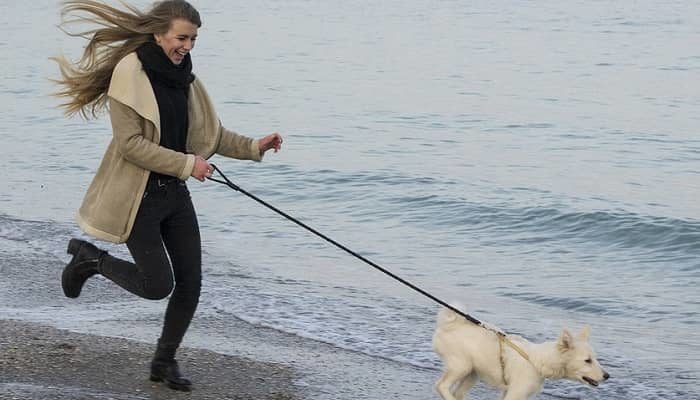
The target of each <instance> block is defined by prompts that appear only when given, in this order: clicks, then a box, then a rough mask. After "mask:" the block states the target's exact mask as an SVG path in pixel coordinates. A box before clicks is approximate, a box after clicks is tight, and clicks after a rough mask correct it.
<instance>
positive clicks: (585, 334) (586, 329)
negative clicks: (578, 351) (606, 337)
mask: <svg viewBox="0 0 700 400" xmlns="http://www.w3.org/2000/svg"><path fill="white" fill-rule="evenodd" d="M590 336H591V327H590V326H588V325H584V326H583V328H582V329H581V332H580V333H579V334H578V337H579V339H581V340H583V341H586V342H587V341H588V338H589V337H590Z"/></svg>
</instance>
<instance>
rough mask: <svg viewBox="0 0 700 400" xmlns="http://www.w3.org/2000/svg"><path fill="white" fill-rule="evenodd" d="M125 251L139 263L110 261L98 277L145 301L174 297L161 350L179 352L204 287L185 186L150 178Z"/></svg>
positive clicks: (194, 220)
mask: <svg viewBox="0 0 700 400" xmlns="http://www.w3.org/2000/svg"><path fill="white" fill-rule="evenodd" d="M126 245H127V247H128V248H129V252H130V253H131V256H132V257H133V259H134V261H135V263H132V262H129V261H125V260H121V259H119V258H116V257H113V256H110V255H107V256H106V257H105V258H104V259H103V261H102V263H101V265H100V273H102V275H104V276H106V277H107V278H109V279H111V280H112V281H114V282H115V283H117V284H118V285H119V286H121V287H123V288H124V289H126V290H128V291H130V292H131V293H134V294H136V295H138V296H140V297H143V298H145V299H151V300H160V299H163V298H165V297H167V296H168V295H169V294H170V293H171V292H172V295H171V296H170V301H169V302H168V308H167V310H166V312H165V321H164V323H163V331H162V333H161V337H160V339H159V341H158V345H159V347H165V348H170V349H176V348H177V347H178V346H179V345H180V343H181V342H182V338H183V336H184V335H185V332H186V331H187V328H188V327H189V325H190V321H191V320H192V316H193V315H194V312H195V310H196V308H197V303H198V302H199V293H200V289H201V282H202V248H201V240H200V236H199V224H198V222H197V216H196V214H195V210H194V206H193V205H192V200H191V198H190V192H189V190H188V189H187V186H186V184H185V182H183V181H180V180H178V179H174V178H173V179H171V180H168V181H164V180H160V181H159V180H158V179H156V178H155V177H154V176H152V177H151V178H149V181H148V185H147V187H146V193H145V194H144V198H143V200H142V201H141V206H140V208H139V211H138V214H137V215H136V220H135V222H134V227H133V229H132V231H131V234H130V235H129V239H128V240H127V242H126ZM166 251H167V254H166ZM168 256H169V257H170V260H168Z"/></svg>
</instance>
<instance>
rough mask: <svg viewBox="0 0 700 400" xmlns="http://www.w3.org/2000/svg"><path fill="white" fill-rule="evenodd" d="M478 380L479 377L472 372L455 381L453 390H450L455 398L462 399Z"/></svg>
mask: <svg viewBox="0 0 700 400" xmlns="http://www.w3.org/2000/svg"><path fill="white" fill-rule="evenodd" d="M478 380H479V377H478V376H477V375H476V374H475V373H474V372H472V373H471V374H469V375H467V376H465V377H464V378H462V380H461V381H459V382H457V385H456V386H455V390H454V391H453V392H452V393H453V394H454V396H455V398H456V399H457V400H463V399H464V398H465V396H466V395H467V392H468V391H469V389H471V388H472V386H474V385H476V382H477V381H478Z"/></svg>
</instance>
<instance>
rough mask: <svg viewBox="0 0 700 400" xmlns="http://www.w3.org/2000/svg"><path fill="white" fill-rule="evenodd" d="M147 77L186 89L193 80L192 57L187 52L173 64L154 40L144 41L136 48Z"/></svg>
mask: <svg viewBox="0 0 700 400" xmlns="http://www.w3.org/2000/svg"><path fill="white" fill-rule="evenodd" d="M136 54H137V55H138V57H139V60H141V64H143V67H144V69H145V70H146V74H147V75H148V78H149V79H151V80H153V79H156V80H158V81H160V82H162V83H164V84H165V85H167V86H170V87H173V88H178V89H187V88H188V87H189V85H190V83H192V81H193V80H194V75H192V58H191V57H190V55H189V53H188V54H187V55H185V58H184V59H183V60H182V62H181V63H180V64H179V65H175V64H173V62H172V61H171V60H170V58H168V56H167V55H166V54H165V52H164V51H163V48H162V47H160V46H158V45H157V44H156V43H155V42H146V43H144V44H143V45H142V46H141V47H139V48H138V49H137V50H136Z"/></svg>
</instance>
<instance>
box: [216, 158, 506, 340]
mask: <svg viewBox="0 0 700 400" xmlns="http://www.w3.org/2000/svg"><path fill="white" fill-rule="evenodd" d="M209 165H211V166H212V167H214V169H215V170H216V172H218V173H219V175H221V177H222V178H224V180H220V179H215V178H212V177H209V178H207V179H209V180H210V181H214V182H218V183H221V184H224V185H226V186H228V187H230V188H231V189H233V190H235V191H238V192H241V193H243V194H244V195H246V196H248V197H250V198H251V199H253V200H255V201H257V202H258V203H260V204H262V205H264V206H265V207H267V208H269V209H270V210H272V211H274V212H276V213H277V214H279V215H281V216H283V217H285V218H287V219H288V220H290V221H292V222H294V223H295V224H297V225H299V226H301V227H303V228H305V229H306V230H308V231H310V232H311V233H313V234H315V235H317V236H319V237H321V238H322V239H323V240H325V241H327V242H329V243H331V244H333V245H335V246H337V247H339V248H341V249H343V250H345V251H346V252H348V253H350V254H352V255H353V256H355V257H357V258H359V259H360V260H362V261H364V262H366V263H367V264H369V265H371V266H373V267H374V268H376V269H378V270H380V271H381V272H383V273H385V274H386V275H389V276H390V277H392V278H394V279H396V280H397V281H399V282H401V283H403V284H404V285H406V286H408V287H410V288H411V289H413V290H415V291H416V292H418V293H420V294H422V295H424V296H426V297H428V298H429V299H431V300H433V301H435V302H436V303H438V304H440V305H441V306H443V307H446V308H448V309H450V310H452V311H454V312H455V313H457V314H459V315H461V316H462V317H464V318H466V319H467V320H468V321H469V322H471V323H473V324H476V325H479V326H481V327H483V328H485V329H488V330H490V331H493V332H495V333H496V334H498V335H499V336H501V337H505V335H506V334H505V333H504V332H503V331H501V330H498V329H495V328H493V327H491V326H487V325H485V324H484V323H482V322H481V321H479V320H478V319H476V318H474V317H472V316H470V315H469V314H466V313H464V312H462V311H461V310H458V309H457V308H455V307H453V306H451V305H449V304H447V303H445V302H444V301H442V300H440V299H438V298H437V297H435V296H433V295H432V294H430V293H428V292H426V291H425V290H423V289H421V288H419V287H418V286H416V285H414V284H412V283H411V282H408V281H407V280H405V279H403V278H401V277H399V276H396V275H395V274H393V273H391V272H390V271H387V270H386V269H384V268H382V267H380V266H379V265H377V264H376V263H374V262H372V261H370V260H368V259H367V258H365V257H363V256H361V255H360V254H357V253H356V252H354V251H352V250H350V249H349V248H347V247H345V246H343V245H342V244H340V243H338V242H336V241H335V240H333V239H331V238H329V237H328V236H326V235H324V234H322V233H321V232H318V231H317V230H315V229H314V228H312V227H310V226H308V225H306V224H304V223H303V222H301V221H299V220H297V219H296V218H294V217H292V216H290V215H289V214H287V213H285V212H283V211H281V210H279V209H277V208H275V207H273V206H271V205H270V204H268V203H266V202H264V201H263V200H261V199H259V198H258V197H256V196H255V195H253V194H251V193H248V192H246V191H245V190H243V189H242V188H241V187H240V186H238V185H236V184H235V183H233V182H231V180H229V179H228V178H227V177H226V175H224V173H223V172H221V170H220V169H219V168H218V167H217V166H216V165H214V164H211V163H210V164H209Z"/></svg>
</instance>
